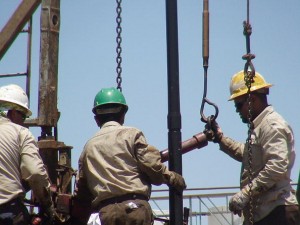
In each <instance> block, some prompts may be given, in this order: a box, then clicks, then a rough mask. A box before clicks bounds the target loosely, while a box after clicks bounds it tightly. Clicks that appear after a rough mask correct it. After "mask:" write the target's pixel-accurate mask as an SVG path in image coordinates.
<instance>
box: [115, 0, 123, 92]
mask: <svg viewBox="0 0 300 225" xmlns="http://www.w3.org/2000/svg"><path fill="white" fill-rule="evenodd" d="M116 2H117V8H116V12H117V17H116V22H117V27H116V32H117V37H116V42H117V47H116V53H117V57H116V62H117V68H116V72H117V78H116V82H117V89H118V90H119V91H120V92H122V65H121V64H122V56H121V53H122V46H121V43H122V37H121V33H122V26H121V23H122V16H121V13H122V6H121V3H122V0H116Z"/></svg>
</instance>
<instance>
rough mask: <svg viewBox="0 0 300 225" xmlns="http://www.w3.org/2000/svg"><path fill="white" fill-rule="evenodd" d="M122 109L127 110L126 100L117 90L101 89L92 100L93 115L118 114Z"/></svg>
mask: <svg viewBox="0 0 300 225" xmlns="http://www.w3.org/2000/svg"><path fill="white" fill-rule="evenodd" d="M122 109H125V112H127V110H128V106H127V104H126V100H125V97H124V95H123V94H122V92H120V91H119V90H118V89H117V88H113V87H112V88H102V89H101V90H100V91H99V92H98V93H97V94H96V96H95V99H94V108H93V110H92V111H93V113H94V114H108V113H118V112H120V111H121V110H122Z"/></svg>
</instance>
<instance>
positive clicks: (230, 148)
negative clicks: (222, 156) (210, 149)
mask: <svg viewBox="0 0 300 225" xmlns="http://www.w3.org/2000/svg"><path fill="white" fill-rule="evenodd" d="M219 146H220V150H221V151H223V152H225V153H226V154H227V155H229V156H230V157H232V158H233V159H235V160H237V161H239V162H242V160H243V152H244V148H245V144H243V143H240V142H237V141H234V140H232V139H231V138H229V137H225V136H223V137H222V139H221V142H220V143H219Z"/></svg>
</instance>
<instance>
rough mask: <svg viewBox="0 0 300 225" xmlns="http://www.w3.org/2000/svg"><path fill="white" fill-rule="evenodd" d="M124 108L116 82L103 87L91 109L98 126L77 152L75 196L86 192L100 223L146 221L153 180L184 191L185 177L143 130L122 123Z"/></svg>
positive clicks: (118, 224) (81, 196)
mask: <svg viewBox="0 0 300 225" xmlns="http://www.w3.org/2000/svg"><path fill="white" fill-rule="evenodd" d="M127 110H128V106H127V104H126V100H125V98H124V96H123V94H122V93H121V92H120V91H119V90H118V89H116V88H103V89H101V90H100V91H99V92H98V93H97V95H96V97H95V100H94V107H93V110H92V111H93V113H94V114H95V116H94V117H95V120H96V123H97V125H98V126H99V127H100V130H99V131H98V132H97V133H96V134H95V135H94V136H93V137H92V138H91V139H90V140H88V142H87V143H86V145H85V147H84V149H83V152H82V154H81V156H80V158H79V173H78V176H77V179H76V188H75V197H76V198H77V199H87V198H89V199H90V201H91V203H92V207H93V208H94V209H95V210H97V211H98V212H99V216H100V221H101V224H102V225H129V224H136V225H150V224H153V215H152V209H151V207H150V204H149V203H148V200H149V198H150V194H151V185H152V184H154V185H161V184H167V185H170V186H171V187H172V188H174V190H177V191H178V192H182V191H183V190H184V189H185V188H186V184H185V181H184V179H183V177H182V176H181V175H179V174H177V173H175V172H173V171H169V170H168V168H167V167H166V166H165V165H164V164H163V163H161V157H160V152H159V150H158V149H156V148H155V147H154V146H151V145H149V144H148V143H147V141H146V138H145V136H144V135H143V133H142V131H140V130H139V129H137V128H134V127H127V126H123V123H124V120H125V114H126V112H127Z"/></svg>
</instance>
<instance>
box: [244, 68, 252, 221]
mask: <svg viewBox="0 0 300 225" xmlns="http://www.w3.org/2000/svg"><path fill="white" fill-rule="evenodd" d="M253 77H254V76H253V75H252V71H247V73H245V83H246V86H247V88H248V97H247V104H248V117H247V119H248V137H247V141H246V143H247V148H248V164H249V169H248V174H249V175H248V181H249V196H250V198H249V214H250V215H249V222H250V225H253V222H254V221H253V192H252V186H253V183H252V180H253V171H252V162H253V161H252V160H253V157H252V144H253V143H252V133H253V128H254V125H253V122H252V108H253V106H252V102H251V94H250V91H251V84H252V83H253Z"/></svg>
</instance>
